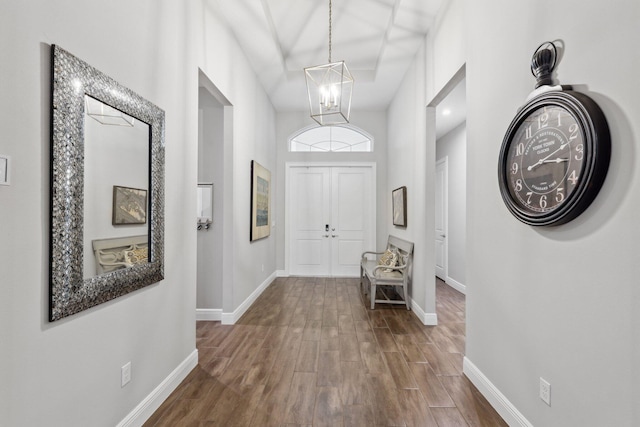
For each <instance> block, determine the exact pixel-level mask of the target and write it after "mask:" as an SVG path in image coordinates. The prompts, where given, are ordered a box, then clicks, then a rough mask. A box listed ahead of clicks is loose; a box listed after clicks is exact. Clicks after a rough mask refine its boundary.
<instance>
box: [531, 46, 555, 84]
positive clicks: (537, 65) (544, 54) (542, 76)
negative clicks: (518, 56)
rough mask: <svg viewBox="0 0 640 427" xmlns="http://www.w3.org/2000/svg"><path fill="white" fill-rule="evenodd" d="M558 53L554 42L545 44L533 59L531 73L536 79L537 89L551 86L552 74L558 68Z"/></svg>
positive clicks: (534, 54) (535, 53) (538, 49)
mask: <svg viewBox="0 0 640 427" xmlns="http://www.w3.org/2000/svg"><path fill="white" fill-rule="evenodd" d="M557 57H558V51H557V49H556V45H555V44H553V42H544V43H542V44H541V45H540V46H538V48H537V49H536V51H535V52H534V53H533V56H532V57H531V73H532V74H533V75H534V76H535V77H536V89H537V88H539V87H540V86H544V85H551V83H552V78H551V74H552V73H553V69H554V68H555V67H556V59H557Z"/></svg>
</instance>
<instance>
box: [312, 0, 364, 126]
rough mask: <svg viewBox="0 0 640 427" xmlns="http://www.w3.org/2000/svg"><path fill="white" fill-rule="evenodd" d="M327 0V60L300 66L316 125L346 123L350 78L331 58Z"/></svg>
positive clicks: (347, 120)
mask: <svg viewBox="0 0 640 427" xmlns="http://www.w3.org/2000/svg"><path fill="white" fill-rule="evenodd" d="M331 12H332V10H331V0H329V63H328V64H324V65H318V66H315V67H307V68H305V69H304V74H305V78H306V81H307V92H308V95H309V109H310V111H311V118H312V119H314V120H315V121H316V122H318V124H319V125H321V126H323V125H335V124H340V123H349V114H350V113H351V92H352V91H353V77H352V76H351V73H350V72H349V69H348V68H347V64H345V63H344V61H338V62H332V61H331V24H332V22H331Z"/></svg>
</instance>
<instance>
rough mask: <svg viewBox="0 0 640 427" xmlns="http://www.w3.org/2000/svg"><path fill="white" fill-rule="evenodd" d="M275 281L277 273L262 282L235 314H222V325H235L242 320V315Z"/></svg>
mask: <svg viewBox="0 0 640 427" xmlns="http://www.w3.org/2000/svg"><path fill="white" fill-rule="evenodd" d="M274 280H276V272H275V271H274V272H273V273H272V274H271V275H270V276H269V277H267V279H266V280H265V281H264V282H262V284H261V285H260V286H258V288H257V289H256V290H255V291H253V293H252V294H251V295H249V297H248V298H247V299H246V300H244V301H243V302H242V304H240V306H239V307H238V308H236V309H235V311H234V312H233V313H225V312H222V318H221V319H220V320H221V323H222V324H223V325H234V324H235V323H236V322H237V321H238V320H240V318H241V317H242V315H243V314H244V313H245V312H246V311H247V310H248V309H249V307H251V304H253V303H254V301H255V300H256V299H257V298H258V297H259V296H260V294H262V292H264V290H265V289H267V286H269V285H270V284H271V283H272V282H273V281H274Z"/></svg>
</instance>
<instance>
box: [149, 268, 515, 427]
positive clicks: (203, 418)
mask: <svg viewBox="0 0 640 427" xmlns="http://www.w3.org/2000/svg"><path fill="white" fill-rule="evenodd" d="M436 292H437V314H438V320H439V325H438V326H424V325H422V323H421V322H420V321H419V320H418V319H417V318H416V317H415V316H414V314H413V312H411V311H407V309H406V307H404V306H390V305H378V306H377V307H376V309H375V310H370V309H368V308H367V307H368V306H365V304H364V303H363V299H362V297H361V294H360V290H359V283H358V280H357V279H325V278H295V277H290V278H278V279H277V280H275V281H274V282H273V283H272V284H271V285H270V286H269V287H268V288H267V289H266V290H265V291H264V292H263V294H262V295H261V296H260V297H259V298H258V300H257V301H256V302H255V303H254V304H253V306H252V307H251V308H250V309H249V310H248V311H247V312H246V313H245V315H244V316H243V317H242V318H241V319H240V321H239V322H238V323H237V324H235V325H221V324H220V323H219V322H198V323H197V335H196V336H197V347H198V350H199V365H198V366H197V367H196V368H195V369H194V370H193V371H192V372H191V373H190V374H189V375H188V377H187V378H186V379H185V380H184V381H183V382H182V384H181V385H180V386H179V387H178V388H177V389H176V390H175V391H174V392H173V393H172V394H171V396H169V398H168V399H167V400H166V401H165V402H164V403H163V404H162V406H161V407H160V408H159V409H158V410H157V411H156V413H155V414H154V415H153V416H152V417H151V418H150V419H149V420H148V421H147V423H145V424H144V426H145V427H150V426H156V427H158V426H171V427H180V426H199V427H205V426H224V427H229V426H255V427H267V426H282V427H295V426H299V427H303V426H304V427H309V426H314V427H319V426H331V427H336V426H344V427H348V426H363V427H364V426H366V427H369V426H416V427H417V426H439V427H445V426H447V427H448V426H506V423H504V421H503V420H502V419H501V418H500V416H499V415H498V414H497V413H496V412H495V411H494V410H493V408H492V407H491V406H490V405H489V404H488V403H487V401H486V400H485V399H484V398H483V397H482V395H481V394H480V393H479V392H478V391H477V390H476V388H475V387H474V386H473V385H472V384H471V382H470V381H469V380H468V379H467V378H466V377H465V376H463V375H462V358H463V354H464V345H465V318H464V313H465V299H464V295H462V294H460V293H459V292H457V291H455V290H454V289H452V288H450V287H449V286H447V285H444V284H442V283H438V284H437V289H436Z"/></svg>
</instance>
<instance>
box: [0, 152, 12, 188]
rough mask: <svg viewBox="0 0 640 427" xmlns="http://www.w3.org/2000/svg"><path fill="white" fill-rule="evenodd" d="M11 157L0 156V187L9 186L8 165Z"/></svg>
mask: <svg viewBox="0 0 640 427" xmlns="http://www.w3.org/2000/svg"><path fill="white" fill-rule="evenodd" d="M10 162H11V157H9V156H5V155H2V154H0V185H10V184H11V180H10V177H11V175H10V172H11V171H10V169H9V166H10V164H9V163H10Z"/></svg>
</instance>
